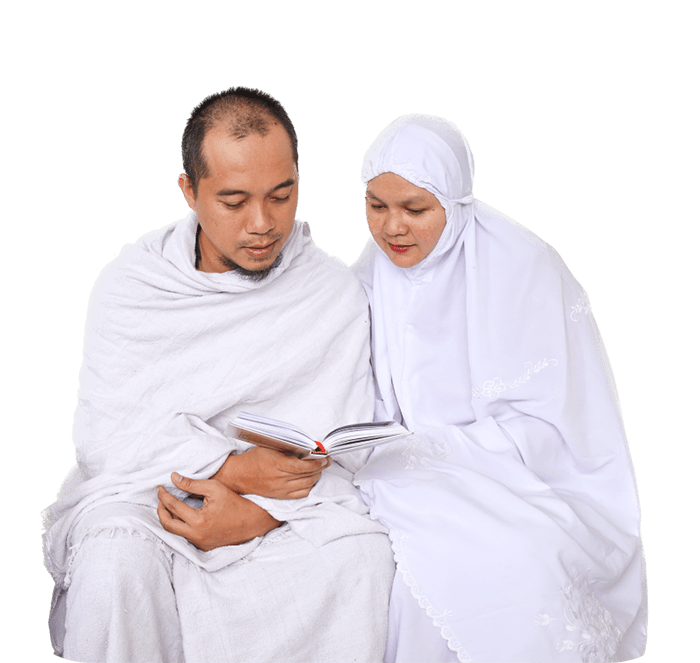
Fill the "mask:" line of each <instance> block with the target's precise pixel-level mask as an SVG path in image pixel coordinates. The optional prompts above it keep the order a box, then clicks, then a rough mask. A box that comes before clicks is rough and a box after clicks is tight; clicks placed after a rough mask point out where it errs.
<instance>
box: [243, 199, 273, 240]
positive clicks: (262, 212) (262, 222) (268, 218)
mask: <svg viewBox="0 0 700 663" xmlns="http://www.w3.org/2000/svg"><path fill="white" fill-rule="evenodd" d="M274 227H275V223H274V221H273V218H272V215H271V214H270V213H269V212H268V210H267V209H266V207H265V205H264V204H260V205H251V207H250V215H249V216H248V219H247V220H246V230H247V231H248V232H249V233H251V234H254V235H264V234H265V233H268V232H270V230H272V229H273V228H274Z"/></svg>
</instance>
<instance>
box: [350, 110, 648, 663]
mask: <svg viewBox="0 0 700 663" xmlns="http://www.w3.org/2000/svg"><path fill="white" fill-rule="evenodd" d="M472 176H473V162H472V157H471V153H470V151H469V147H468V145H467V143H466V141H465V140H464V138H463V137H462V135H461V134H460V132H459V130H458V129H456V127H454V126H453V125H452V124H450V123H449V122H447V121H445V120H442V119H440V118H436V117H430V116H406V117H403V118H399V119H398V120H396V121H395V122H394V123H392V124H391V125H390V126H389V127H388V128H387V129H385V130H384V131H383V132H382V133H381V134H380V136H379V137H378V138H377V139H376V140H375V142H374V143H373V144H372V146H371V147H370V149H369V150H368V152H367V155H366V157H365V162H364V166H363V180H364V181H365V182H366V183H367V219H368V222H369V227H370V231H371V232H372V235H373V237H374V240H375V243H376V244H375V246H374V247H373V248H371V249H370V250H369V251H368V253H367V254H365V256H364V258H363V259H362V260H361V261H360V263H359V265H360V266H359V273H360V277H361V279H362V281H363V284H364V286H365V289H366V291H367V293H368V296H369V299H370V303H371V307H372V325H373V332H372V334H373V340H372V343H373V348H372V349H373V362H374V366H375V371H376V380H377V391H378V401H377V409H376V417H377V418H391V419H395V420H396V421H400V422H403V423H404V424H405V425H406V426H407V427H408V428H409V429H410V430H412V431H414V433H415V435H413V436H412V437H411V438H408V441H406V442H404V443H396V444H393V445H389V446H387V447H384V448H379V449H377V450H376V451H375V452H374V454H373V456H372V458H371V459H370V462H369V463H368V464H367V465H366V467H365V468H363V469H362V470H361V471H360V472H359V473H358V474H357V475H356V483H357V484H358V485H359V486H360V487H361V488H362V490H363V491H364V493H365V494H366V495H367V499H368V501H369V502H370V504H371V508H372V513H373V514H374V516H375V517H377V518H379V519H380V520H381V521H383V522H384V524H386V525H387V526H388V527H389V529H390V533H391V537H392V542H393V547H394V554H395V558H396V561H397V567H398V572H397V575H396V579H395V581H394V587H393V590H392V603H391V614H390V622H391V625H390V636H389V647H388V650H387V660H388V661H398V662H401V663H409V662H412V663H415V662H416V661H420V662H421V663H427V662H438V661H440V662H442V661H453V660H459V661H463V662H464V661H475V662H478V661H489V662H494V661H508V662H510V663H512V662H515V661H532V662H536V663H545V662H547V661H618V660H629V659H631V658H636V657H638V656H641V655H642V653H643V652H644V644H645V630H646V628H645V621H646V607H645V605H646V601H645V598H646V597H645V589H644V578H643V574H644V571H643V558H642V551H641V546H640V539H639V508H638V500H637V495H636V488H635V484H634V477H633V472H632V467H631V463H630V459H629V454H628V451H627V445H626V442H625V437H624V432H623V428H622V423H621V420H620V415H619V412H618V408H617V403H616V396H615V388H614V385H613V381H612V376H611V374H610V371H609V368H608V364H607V360H606V357H605V353H604V350H603V346H602V343H601V341H600V337H599V335H598V331H597V329H596V326H595V323H594V321H593V318H592V316H591V311H590V305H589V303H588V300H587V298H586V295H585V293H584V291H583V290H582V289H581V287H580V286H579V285H578V283H577V282H576V281H575V280H574V278H573V277H572V276H571V274H570V273H569V272H568V270H567V269H566V266H565V265H564V264H563V263H562V261H561V259H560V258H559V256H558V255H557V254H556V252H555V251H554V250H553V249H551V247H549V246H548V245H547V244H545V243H544V242H542V241H540V240H539V239H538V238H537V237H535V236H534V235H532V234H531V233H529V232H528V231H527V230H525V229H524V228H522V227H521V226H519V225H517V224H515V223H513V222H512V221H510V220H508V219H507V218H505V217H503V216H502V215H500V214H499V213H498V212H496V211H495V210H493V209H491V208H489V207H487V206H486V205H484V204H482V203H480V202H478V201H475V200H474V199H473V198H472Z"/></svg>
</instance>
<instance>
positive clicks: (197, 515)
mask: <svg viewBox="0 0 700 663" xmlns="http://www.w3.org/2000/svg"><path fill="white" fill-rule="evenodd" d="M172 479H173V483H174V484H175V485H176V486H177V487H178V488H180V489H181V490H184V491H185V492H188V493H191V494H192V495H199V496H200V497H203V498H204V504H203V505H202V508H201V509H193V508H192V507H191V506H188V505H187V504H185V503H184V502H181V501H180V500H178V499H177V498H176V497H173V496H172V495H171V494H170V493H169V492H168V491H167V490H165V488H163V486H158V518H160V522H161V524H162V525H163V529H165V530H167V531H168V532H172V533H173V534H177V535H179V536H182V537H184V538H185V539H187V540H188V541H189V542H190V543H191V544H192V545H194V546H196V547H197V548H199V549H200V550H204V551H205V552H206V551H209V550H212V549H214V548H219V547H221V546H232V545H238V544H241V543H245V542H246V541H250V540H251V539H254V538H255V537H257V536H263V535H264V534H267V533H268V532H270V531H271V530H273V529H275V528H276V527H279V526H280V525H281V524H282V523H281V522H280V521H279V520H276V519H275V518H273V517H272V516H271V515H270V514H269V513H268V512H267V511H265V509H262V508H260V507H259V506H258V505H257V504H254V503H253V502H251V501H250V500H247V499H246V498H245V497H241V496H240V495H238V494H237V493H235V492H234V491H232V490H230V489H229V488H227V487H226V486H224V485H223V484H222V483H220V482H219V481H216V480H212V479H207V480H203V481H196V480H193V479H188V478H187V477H181V476H180V475H179V474H176V473H173V475H172Z"/></svg>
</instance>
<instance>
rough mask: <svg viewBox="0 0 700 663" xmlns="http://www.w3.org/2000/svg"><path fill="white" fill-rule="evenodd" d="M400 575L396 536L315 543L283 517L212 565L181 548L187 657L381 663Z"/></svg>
mask: <svg viewBox="0 0 700 663" xmlns="http://www.w3.org/2000/svg"><path fill="white" fill-rule="evenodd" d="M393 577H394V560H393V554H392V552H391V546H390V544H389V539H388V537H387V536H386V535H384V534H378V533H375V534H358V535H355V536H346V537H343V538H340V539H337V540H335V541H331V542H330V543H328V544H326V545H325V546H322V547H321V548H315V547H314V546H313V545H312V544H311V543H309V542H308V541H305V540H303V539H301V538H299V537H298V536H297V535H296V534H295V533H294V532H293V531H291V529H290V528H289V525H284V526H282V527H281V528H279V529H278V530H274V531H273V532H271V533H270V534H268V535H266V537H265V540H264V541H263V542H262V543H261V544H260V545H259V546H258V547H257V548H256V549H255V550H254V551H253V552H252V553H251V554H250V555H249V556H248V557H246V558H244V559H243V560H241V561H240V562H237V563H235V564H231V565H230V566H227V567H225V568H223V569H221V570H219V571H216V572H212V573H204V572H202V570H201V569H198V568H196V567H194V566H193V565H192V564H190V563H189V562H187V561H186V560H184V559H182V558H180V557H177V558H176V559H175V566H174V578H175V586H176V587H177V600H178V603H180V605H182V607H183V610H182V611H181V612H182V630H183V642H184V649H185V652H186V654H187V656H188V660H189V658H192V660H198V661H207V663H279V662H280V661H284V662H285V663H330V662H331V661H332V662H333V663H349V662H350V661H360V662H361V663H381V662H382V660H383V656H384V648H385V645H386V631H387V621H388V620H387V616H388V603H389V593H390V589H391V584H392V580H393ZM185 608H186V610H185Z"/></svg>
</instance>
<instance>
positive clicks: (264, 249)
mask: <svg viewBox="0 0 700 663" xmlns="http://www.w3.org/2000/svg"><path fill="white" fill-rule="evenodd" d="M276 244H277V240H276V239H275V240H273V241H272V242H270V243H269V244H259V245H258V244H254V245H251V246H245V247H243V250H244V251H245V252H246V253H247V254H248V255H249V256H251V257H253V258H264V257H265V256H267V255H269V254H270V253H272V250H273V249H274V247H275V245H276Z"/></svg>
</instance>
